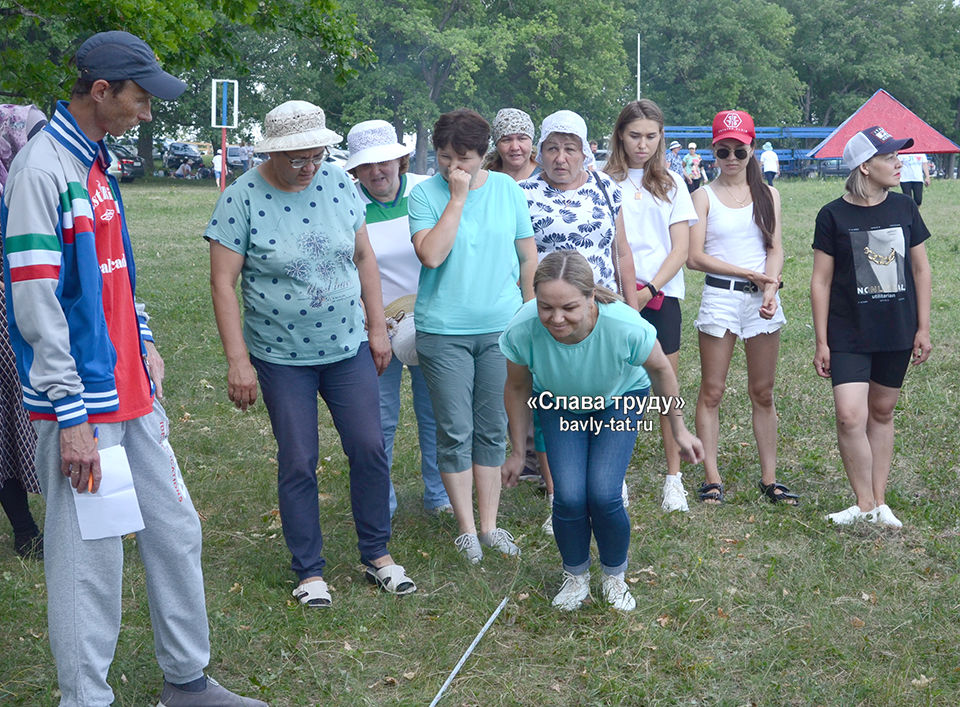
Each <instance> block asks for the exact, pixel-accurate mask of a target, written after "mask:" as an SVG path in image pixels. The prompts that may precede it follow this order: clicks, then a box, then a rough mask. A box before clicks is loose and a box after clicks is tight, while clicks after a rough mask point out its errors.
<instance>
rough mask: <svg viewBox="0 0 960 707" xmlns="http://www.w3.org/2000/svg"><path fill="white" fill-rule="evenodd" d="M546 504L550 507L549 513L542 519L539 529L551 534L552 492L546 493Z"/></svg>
mask: <svg viewBox="0 0 960 707" xmlns="http://www.w3.org/2000/svg"><path fill="white" fill-rule="evenodd" d="M547 505H548V506H549V507H550V515H548V516H547V519H546V520H545V521H543V525H541V526H540V530H542V531H543V532H545V533H546V534H547V535H550V536H552V535H553V494H552V493H548V494H547Z"/></svg>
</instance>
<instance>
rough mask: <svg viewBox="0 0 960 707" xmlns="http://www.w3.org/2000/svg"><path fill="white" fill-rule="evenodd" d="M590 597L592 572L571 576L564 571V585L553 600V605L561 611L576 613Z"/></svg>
mask: <svg viewBox="0 0 960 707" xmlns="http://www.w3.org/2000/svg"><path fill="white" fill-rule="evenodd" d="M588 596H590V570H587V571H586V572H584V573H583V574H570V573H569V572H567V571H566V570H564V571H563V584H561V585H560V591H559V592H557V596H555V597H554V598H553V602H552V603H553V605H554V606H555V607H557V608H558V609H560V610H561V611H575V610H577V609H579V608H580V606H581V605H582V604H583V602H584V600H585V599H586V598H587V597H588Z"/></svg>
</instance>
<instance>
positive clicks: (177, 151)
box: [163, 142, 203, 169]
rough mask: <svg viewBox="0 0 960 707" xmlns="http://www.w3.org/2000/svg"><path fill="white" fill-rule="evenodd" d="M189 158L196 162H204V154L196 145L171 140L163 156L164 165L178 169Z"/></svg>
mask: <svg viewBox="0 0 960 707" xmlns="http://www.w3.org/2000/svg"><path fill="white" fill-rule="evenodd" d="M187 160H193V161H194V163H195V164H200V163H201V162H203V155H201V154H200V150H198V149H197V148H196V147H194V146H193V145H188V144H187V143H185V142H171V143H170V144H169V145H167V152H166V154H165V155H164V157H163V166H164V167H166V168H167V169H176V168H177V167H179V166H180V165H181V164H182V163H183V162H186V161H187Z"/></svg>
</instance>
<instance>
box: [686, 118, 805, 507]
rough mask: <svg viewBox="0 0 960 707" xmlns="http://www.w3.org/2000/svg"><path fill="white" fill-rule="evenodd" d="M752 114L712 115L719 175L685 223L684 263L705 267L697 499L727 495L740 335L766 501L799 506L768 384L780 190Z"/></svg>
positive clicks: (776, 324) (776, 333)
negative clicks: (785, 473)
mask: <svg viewBox="0 0 960 707" xmlns="http://www.w3.org/2000/svg"><path fill="white" fill-rule="evenodd" d="M755 137H756V131H755V129H754V126H753V118H752V117H750V115H749V114H748V113H745V112H744V111H738V110H724V111H720V112H719V113H717V115H716V116H715V117H714V119H713V152H714V155H716V159H717V166H718V167H719V169H720V174H719V175H718V176H717V178H716V179H714V180H713V183H712V184H710V185H709V186H705V187H704V188H703V189H700V190H698V191H696V192H694V194H693V205H694V207H695V208H696V210H697V218H698V221H697V223H696V224H694V225H693V227H691V229H690V250H689V254H688V256H687V267H689V268H691V269H692V270H702V271H703V272H705V273H707V275H706V277H705V279H704V287H703V295H702V297H701V299H700V311H699V312H698V313H697V320H696V322H694V325H695V326H696V328H697V333H698V337H699V338H698V343H699V345H700V393H699V395H698V397H697V435H698V436H699V437H700V439H702V440H703V447H704V450H705V452H706V456H705V458H704V461H703V470H704V474H705V476H706V479H705V481H704V483H703V484H701V485H700V488H699V489H698V490H697V495H698V496H699V498H700V500H701V501H704V502H706V503H713V504H718V503H722V502H723V499H724V488H723V479H722V478H721V475H720V469H719V465H718V460H717V456H718V446H719V435H720V403H721V402H722V400H723V393H724V390H725V389H726V381H727V373H728V371H729V369H730V361H731V359H732V358H733V350H734V347H735V346H736V343H737V339H742V340H743V348H744V351H745V352H746V358H747V391H748V393H749V395H750V403H751V406H752V418H753V435H754V437H755V439H756V441H757V455H758V456H759V458H760V481H759V486H760V490H761V491H762V492H763V494H764V495H765V496H766V497H767V500H769V501H770V502H771V503H786V504H788V505H796V503H797V502H798V498H799V496H798V495H797V494H795V493H791V491H790V489H788V488H787V487H786V486H784V485H783V484H781V483H779V482H778V481H777V409H776V406H775V404H774V397H773V388H774V382H775V380H776V376H777V358H778V356H779V352H780V328H781V327H782V326H783V325H784V324H785V323H786V318H785V317H784V316H783V308H782V307H781V306H780V295H779V289H780V283H781V279H780V273H781V271H782V270H783V243H782V242H781V238H780V227H781V225H780V224H781V222H780V194H779V192H777V190H776V189H774V188H773V187H768V186H767V185H766V184H764V183H763V176H762V175H761V174H760V164H759V163H758V162H757V160H755V159H754V158H753V151H754V138H755Z"/></svg>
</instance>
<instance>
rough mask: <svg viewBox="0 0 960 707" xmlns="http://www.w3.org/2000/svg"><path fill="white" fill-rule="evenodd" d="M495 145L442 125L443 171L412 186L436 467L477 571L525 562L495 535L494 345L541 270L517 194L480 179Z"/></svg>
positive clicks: (478, 120) (420, 348)
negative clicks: (485, 562)
mask: <svg viewBox="0 0 960 707" xmlns="http://www.w3.org/2000/svg"><path fill="white" fill-rule="evenodd" d="M489 142H490V126H489V125H488V124H487V121H486V120H484V119H483V117H482V116H481V115H480V114H479V113H476V112H474V111H472V110H457V111H453V112H452V113H445V114H444V115H441V116H440V119H439V120H437V123H436V125H434V127H433V146H434V147H435V148H436V150H437V165H438V167H439V170H440V171H439V173H438V174H436V175H434V176H433V177H432V178H430V179H428V180H426V181H424V182H420V184H418V185H417V186H415V187H414V188H413V190H412V191H411V192H410V198H409V201H408V212H409V219H410V233H411V234H412V235H413V247H414V250H416V251H417V257H418V258H419V259H420V262H421V263H422V264H423V267H422V268H421V269H420V281H419V286H418V287H417V303H416V307H415V310H416V313H417V316H416V318H415V319H414V323H415V324H416V327H417V358H418V359H419V361H420V370H421V371H422V373H423V376H424V378H425V379H426V381H427V388H428V389H429V391H430V400H431V402H432V403H433V412H434V414H435V415H436V420H437V466H438V467H439V468H440V476H441V478H442V479H443V485H444V486H445V487H446V489H447V495H448V496H449V497H450V503H451V505H453V513H454V515H455V516H456V518H457V525H458V526H459V529H460V534H459V536H458V537H457V539H456V540H455V541H454V542H455V543H456V546H457V549H458V550H459V551H460V552H461V553H463V554H464V556H466V558H467V559H468V560H469V561H470V562H471V563H474V564H476V563H477V562H480V560H481V559H483V548H482V547H481V546H486V547H489V548H492V549H494V550H496V551H497V552H500V553H501V554H504V555H519V554H520V550H519V548H518V547H517V546H516V544H515V543H514V542H513V536H512V535H510V533H508V532H507V531H506V530H504V529H503V528H498V527H497V510H498V508H499V505H500V465H501V464H503V458H504V454H505V452H506V432H507V419H506V414H505V413H504V410H503V384H504V381H505V379H506V375H507V372H506V362H505V361H504V360H503V354H501V353H500V349H499V347H498V346H497V339H498V337H499V336H500V333H501V332H502V331H503V328H504V327H505V326H506V325H507V324H508V323H509V322H510V319H511V318H512V317H513V315H514V314H516V312H517V309H519V307H520V305H521V304H522V303H523V300H525V299H530V298H531V297H533V287H532V280H533V271H534V268H535V267H536V262H537V252H536V248H535V247H534V244H533V227H532V226H531V224H530V214H529V213H528V212H527V204H526V201H525V200H524V198H523V192H521V191H520V187H518V186H517V184H516V182H514V181H513V179H511V178H510V177H508V176H507V175H505V174H500V173H498V172H488V171H487V170H485V169H481V168H480V165H481V163H482V160H483V155H484V153H486V151H487V145H488V144H489ZM518 282H519V286H518ZM474 482H476V486H477V510H478V512H479V516H480V533H477V527H476V523H475V522H474V516H473V484H474Z"/></svg>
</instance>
